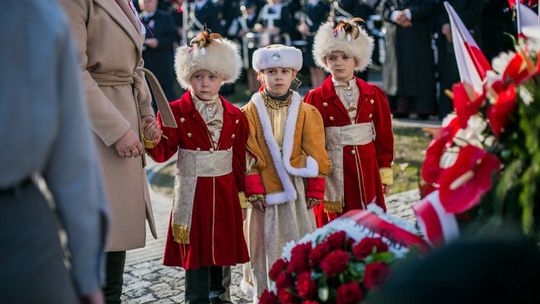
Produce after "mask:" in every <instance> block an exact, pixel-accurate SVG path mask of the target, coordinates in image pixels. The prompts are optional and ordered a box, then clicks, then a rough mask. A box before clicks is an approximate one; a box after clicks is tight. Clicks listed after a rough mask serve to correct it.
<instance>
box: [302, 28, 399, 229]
mask: <svg viewBox="0 0 540 304" xmlns="http://www.w3.org/2000/svg"><path fill="white" fill-rule="evenodd" d="M355 21H356V20H355V19H353V20H351V21H350V22H345V21H340V22H339V23H338V24H337V26H336V27H334V26H333V24H332V23H325V24H323V25H321V27H320V28H319V30H318V31H317V34H316V36H315V42H314V45H313V57H314V59H315V61H316V63H317V65H319V66H320V67H321V68H324V69H325V70H326V71H328V72H330V73H331V74H332V75H331V76H329V77H328V78H326V80H325V81H324V82H323V84H322V85H321V86H320V87H318V88H316V89H314V90H311V91H310V92H308V94H307V95H306V96H305V102H307V103H309V104H312V105H313V106H315V107H316V108H317V109H318V110H319V111H320V112H321V114H322V117H323V120H324V126H325V133H326V149H327V151H328V154H329V156H330V159H331V161H332V172H331V173H330V175H328V176H327V179H326V190H325V199H324V204H323V205H319V206H316V207H315V208H316V209H315V215H316V218H317V225H318V226H319V227H320V226H323V225H324V224H326V223H328V222H329V221H330V220H332V219H334V218H336V217H337V216H339V215H341V214H342V213H344V212H347V211H349V210H352V209H365V208H366V206H367V205H368V204H370V203H373V202H374V203H376V204H377V205H379V206H381V207H382V208H383V209H385V210H386V206H385V203H384V193H386V192H387V191H388V187H389V186H390V185H391V184H392V161H393V159H394V136H393V133H392V119H391V114H390V109H389V106H388V101H387V99H386V96H385V94H384V92H383V91H382V90H381V89H379V88H378V87H376V86H374V85H372V84H369V83H367V82H365V81H363V80H361V79H360V78H358V77H356V76H354V71H355V70H357V71H362V70H364V69H365V68H366V67H367V65H368V64H369V62H370V58H371V53H372V50H373V40H372V38H371V37H369V36H368V35H367V33H366V32H365V31H364V30H363V29H361V28H360V27H359V26H357V25H356V24H355Z"/></svg>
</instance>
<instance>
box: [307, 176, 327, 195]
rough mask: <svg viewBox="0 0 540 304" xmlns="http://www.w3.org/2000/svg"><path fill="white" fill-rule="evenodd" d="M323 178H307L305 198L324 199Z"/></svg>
mask: <svg viewBox="0 0 540 304" xmlns="http://www.w3.org/2000/svg"><path fill="white" fill-rule="evenodd" d="M324 180H325V178H324V177H311V178H307V184H306V197H309V198H315V199H319V200H322V199H324Z"/></svg>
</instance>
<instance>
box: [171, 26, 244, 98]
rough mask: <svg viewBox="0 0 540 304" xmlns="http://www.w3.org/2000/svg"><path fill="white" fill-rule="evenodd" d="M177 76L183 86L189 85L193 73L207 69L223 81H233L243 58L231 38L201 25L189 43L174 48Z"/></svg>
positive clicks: (239, 69)
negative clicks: (198, 31)
mask: <svg viewBox="0 0 540 304" xmlns="http://www.w3.org/2000/svg"><path fill="white" fill-rule="evenodd" d="M174 61H175V62H174V67H175V71H176V79H177V80H178V83H180V86H182V87H183V88H184V89H189V88H190V79H191V76H192V75H193V73H195V72H197V71H200V70H207V71H210V72H212V73H216V74H219V75H221V76H223V83H233V82H235V81H236V79H238V77H239V76H240V72H241V68H242V59H241V58H240V54H239V52H238V47H237V46H236V44H234V42H232V41H230V40H228V39H226V38H223V37H221V35H219V34H217V33H210V32H209V31H208V30H206V29H204V30H203V31H201V32H200V33H199V35H197V36H196V37H195V38H193V39H192V40H191V42H190V45H189V46H181V47H179V48H178V49H177V50H176V55H175V60H174Z"/></svg>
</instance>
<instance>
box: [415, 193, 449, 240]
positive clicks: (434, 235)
mask: <svg viewBox="0 0 540 304" xmlns="http://www.w3.org/2000/svg"><path fill="white" fill-rule="evenodd" d="M413 210H414V213H415V214H416V220H417V222H418V226H419V227H420V229H421V230H422V233H423V234H424V238H425V239H426V240H427V241H428V242H429V243H430V244H431V245H432V246H441V245H444V244H447V243H448V242H450V241H452V240H455V239H457V238H458V237H459V228H458V225H457V221H456V217H455V216H454V214H452V213H447V212H446V211H445V210H444V207H443V205H442V204H441V200H440V199H439V191H438V190H437V191H433V192H431V193H430V194H429V195H428V196H426V197H425V198H424V199H423V200H422V201H420V202H419V203H418V204H417V205H415V206H414V207H413Z"/></svg>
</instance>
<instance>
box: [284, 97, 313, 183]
mask: <svg viewBox="0 0 540 304" xmlns="http://www.w3.org/2000/svg"><path fill="white" fill-rule="evenodd" d="M301 103H302V98H301V97H300V95H299V94H298V93H296V92H293V96H292V102H291V105H290V106H289V112H288V113H287V120H286V121H285V134H284V135H283V147H282V148H283V164H284V165H285V168H286V169H287V172H289V173H290V174H291V175H295V176H302V177H315V176H317V175H318V174H319V165H318V164H317V161H316V160H315V159H314V158H313V157H311V156H308V157H307V159H306V167H305V168H294V167H293V166H291V155H292V149H293V144H294V131H295V130H296V121H297V119H298V111H299V110H300V105H301Z"/></svg>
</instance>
